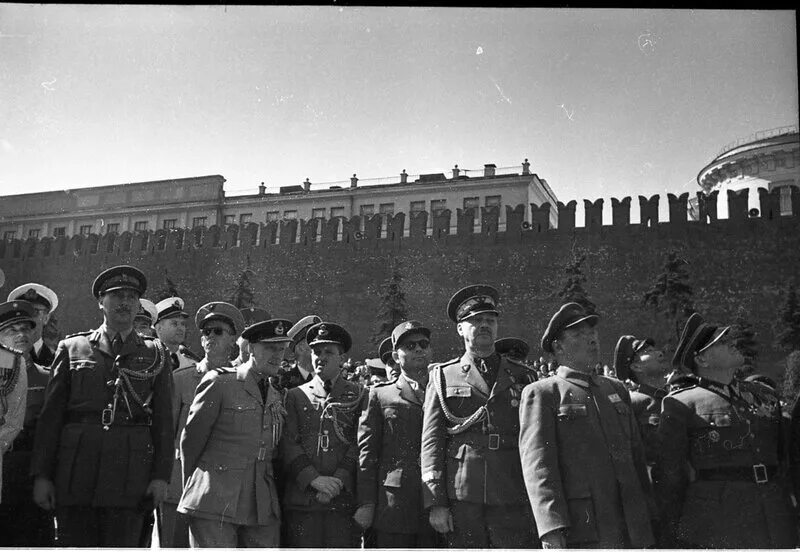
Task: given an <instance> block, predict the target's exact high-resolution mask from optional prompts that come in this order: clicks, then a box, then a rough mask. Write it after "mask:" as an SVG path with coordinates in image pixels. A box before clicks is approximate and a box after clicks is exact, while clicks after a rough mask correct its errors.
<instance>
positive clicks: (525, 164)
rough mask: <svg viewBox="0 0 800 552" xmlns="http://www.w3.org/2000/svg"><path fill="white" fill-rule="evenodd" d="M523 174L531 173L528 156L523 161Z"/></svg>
mask: <svg viewBox="0 0 800 552" xmlns="http://www.w3.org/2000/svg"><path fill="white" fill-rule="evenodd" d="M522 174H531V164H530V163H528V158H527V157H526V158H525V161H523V162H522Z"/></svg>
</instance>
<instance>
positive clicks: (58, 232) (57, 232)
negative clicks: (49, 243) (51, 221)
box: [53, 226, 67, 238]
mask: <svg viewBox="0 0 800 552" xmlns="http://www.w3.org/2000/svg"><path fill="white" fill-rule="evenodd" d="M66 235H67V227H66V226H56V227H55V228H53V237H54V238H61V237H64V236H66Z"/></svg>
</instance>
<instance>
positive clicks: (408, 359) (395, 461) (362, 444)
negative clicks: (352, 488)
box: [355, 320, 436, 548]
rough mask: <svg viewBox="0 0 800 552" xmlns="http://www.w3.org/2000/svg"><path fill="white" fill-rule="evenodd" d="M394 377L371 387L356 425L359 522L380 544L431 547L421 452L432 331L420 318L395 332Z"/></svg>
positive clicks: (432, 534)
mask: <svg viewBox="0 0 800 552" xmlns="http://www.w3.org/2000/svg"><path fill="white" fill-rule="evenodd" d="M390 339H391V342H392V344H393V352H392V355H393V357H394V360H395V361H396V363H397V365H398V366H399V367H400V375H399V376H398V377H397V379H396V380H394V381H390V382H387V383H383V384H377V385H375V386H373V387H372V388H371V389H370V391H369V399H368V401H367V407H366V409H365V410H364V412H363V413H362V414H361V419H360V421H359V429H358V448H359V461H358V462H359V471H358V484H357V485H356V488H357V489H358V503H359V508H358V510H357V511H356V514H355V519H356V522H357V523H358V524H359V525H361V527H362V528H363V529H367V528H368V527H373V528H374V529H375V533H376V546H377V547H378V548H433V547H435V546H436V534H435V533H434V531H433V529H432V528H431V526H430V524H429V523H428V519H427V516H426V515H425V510H424V508H423V504H422V479H421V474H420V463H419V452H420V438H421V436H422V405H423V403H424V402H425V388H426V386H427V384H428V364H429V363H430V360H431V351H432V350H431V347H430V344H431V331H430V330H429V329H428V328H426V327H424V326H423V325H422V324H421V323H420V322H418V321H416V320H410V321H408V322H402V323H401V324H398V325H397V327H395V328H394V331H392V335H391V336H390Z"/></svg>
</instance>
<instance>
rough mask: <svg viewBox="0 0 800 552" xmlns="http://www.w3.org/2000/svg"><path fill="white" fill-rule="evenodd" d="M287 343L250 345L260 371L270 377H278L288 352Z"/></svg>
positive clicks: (256, 343) (257, 343)
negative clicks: (285, 354) (284, 356)
mask: <svg viewBox="0 0 800 552" xmlns="http://www.w3.org/2000/svg"><path fill="white" fill-rule="evenodd" d="M286 345H287V343H286V342H283V343H259V342H255V343H250V354H251V355H252V356H253V358H254V359H255V360H256V365H257V366H258V368H259V369H263V370H264V373H266V374H267V375H269V376H276V375H277V374H278V370H279V369H280V367H281V362H282V361H283V355H284V353H285V351H286Z"/></svg>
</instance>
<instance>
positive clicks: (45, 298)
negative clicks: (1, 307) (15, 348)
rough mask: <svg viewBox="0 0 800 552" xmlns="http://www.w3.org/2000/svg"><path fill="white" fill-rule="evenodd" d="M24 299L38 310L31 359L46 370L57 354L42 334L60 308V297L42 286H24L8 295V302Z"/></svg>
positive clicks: (33, 284) (31, 284)
mask: <svg viewBox="0 0 800 552" xmlns="http://www.w3.org/2000/svg"><path fill="white" fill-rule="evenodd" d="M18 299H22V300H24V301H28V302H29V303H32V304H33V307H34V308H35V309H36V317H35V320H34V321H35V322H36V328H35V329H34V331H33V341H34V343H33V350H32V351H31V358H32V359H33V362H34V363H36V364H38V365H39V366H44V367H46V368H49V367H50V364H52V362H53V359H54V358H55V352H54V351H52V350H51V349H50V347H48V346H47V344H46V343H45V342H44V339H42V332H43V331H44V328H45V326H47V323H48V322H50V316H51V315H52V314H53V311H55V310H56V307H58V295H56V292H55V291H53V290H52V289H50V288H49V287H47V286H43V285H42V284H35V283H30V284H23V285H21V286H19V287H17V288H14V289H13V290H11V293H9V294H8V301H16V300H18Z"/></svg>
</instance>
